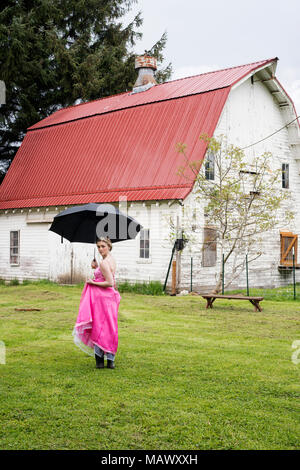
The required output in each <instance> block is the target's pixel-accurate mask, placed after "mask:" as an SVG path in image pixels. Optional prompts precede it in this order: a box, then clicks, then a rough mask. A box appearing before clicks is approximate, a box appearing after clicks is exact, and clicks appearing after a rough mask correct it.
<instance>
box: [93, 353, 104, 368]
mask: <svg viewBox="0 0 300 470" xmlns="http://www.w3.org/2000/svg"><path fill="white" fill-rule="evenodd" d="M95 358H96V369H104V356H102V357H99V356H97V354H95Z"/></svg>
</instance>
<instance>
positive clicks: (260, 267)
mask: <svg viewBox="0 0 300 470" xmlns="http://www.w3.org/2000/svg"><path fill="white" fill-rule="evenodd" d="M285 113H286V112H285V111H284V110H280V108H279V107H278V105H277V102H276V101H275V99H273V97H272V96H271V94H270V93H269V91H268V90H267V89H266V87H265V86H264V85H263V84H262V83H260V82H256V83H254V85H252V84H251V81H250V80H247V81H246V82H244V83H243V84H242V85H241V86H239V87H237V88H236V89H235V90H233V91H232V92H231V94H230V96H229V99H228V101H227V103H226V105H225V108H224V110H223V113H222V115H221V118H220V121H219V124H218V126H217V129H216V132H215V136H218V135H220V134H224V135H227V136H228V141H229V142H231V143H234V144H236V145H238V146H240V147H245V146H247V145H249V144H251V143H254V142H257V141H258V140H260V139H262V138H264V137H266V136H267V135H269V134H271V133H273V132H274V130H276V129H280V128H281V127H283V126H284V124H285V123H286V122H289V121H290V120H291V119H290V118H289V116H287V115H286V114H285ZM293 132H294V130H293ZM199 134H200V132H199ZM290 134H291V132H290ZM265 151H270V152H272V154H273V166H274V168H280V167H281V164H282V163H289V165H290V188H291V190H292V192H293V199H292V207H293V209H294V211H295V213H296V218H295V220H294V221H293V222H292V223H291V224H290V225H289V226H286V225H284V224H283V225H282V226H281V227H278V228H276V229H274V230H272V231H271V232H268V234H267V235H265V236H264V242H263V244H262V248H263V253H264V254H263V255H262V256H261V257H260V258H259V259H258V260H256V261H254V262H253V263H251V264H250V265H249V284H250V287H251V286H252V287H270V288H272V287H279V286H283V285H286V284H290V283H292V282H293V277H292V272H291V271H289V272H283V271H281V273H280V272H279V270H278V266H279V264H280V233H279V232H280V230H290V231H293V232H294V233H295V234H298V236H299V235H300V176H299V168H298V166H297V163H296V160H295V156H294V154H293V152H292V149H291V146H290V144H289V133H288V131H287V130H286V129H284V130H282V131H281V132H279V133H277V134H275V135H274V136H273V137H271V138H270V139H268V140H266V141H264V142H262V143H260V144H258V145H256V146H254V147H251V148H250V149H248V150H246V151H245V152H246V155H247V156H248V158H249V161H251V159H252V158H253V157H254V156H255V155H260V154H262V153H263V152H265ZM298 158H300V156H298ZM193 198H194V191H193V192H192V194H191V195H190V196H189V197H188V198H187V200H186V201H185V204H186V205H189V204H190V205H193V203H192V201H193ZM285 207H286V208H289V207H290V204H289V203H286V204H285ZM197 213H198V214H199V217H198V223H197V227H198V232H197V233H198V237H199V244H198V243H196V244H194V246H191V247H189V248H188V249H185V250H184V251H183V253H182V265H181V285H180V289H189V288H190V278H191V275H190V271H191V256H193V290H195V291H201V292H205V291H208V290H209V289H211V287H213V286H214V284H215V282H216V276H215V274H216V269H215V268H214V267H202V252H201V250H202V243H203V227H204V217H203V206H201V205H199V210H198V209H197ZM282 218H283V211H282ZM299 238H300V237H299ZM299 243H300V240H299ZM298 258H299V255H298ZM297 261H298V263H299V259H298V260H297ZM217 263H218V264H219V263H220V253H218V256H217ZM226 270H227V272H229V271H230V264H228V265H227V266H226ZM225 280H226V271H225ZM296 281H297V282H300V272H299V271H296ZM237 287H240V288H244V287H246V273H245V272H243V273H242V274H241V276H240V277H239V278H238V279H237V280H236V281H235V282H234V283H233V284H232V286H231V287H230V288H237Z"/></svg>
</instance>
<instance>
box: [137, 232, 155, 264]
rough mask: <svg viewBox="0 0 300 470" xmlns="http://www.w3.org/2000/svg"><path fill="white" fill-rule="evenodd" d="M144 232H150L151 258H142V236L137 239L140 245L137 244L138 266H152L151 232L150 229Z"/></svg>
mask: <svg viewBox="0 0 300 470" xmlns="http://www.w3.org/2000/svg"><path fill="white" fill-rule="evenodd" d="M143 230H149V258H140V247H141V244H140V240H141V235H140V234H139V236H138V237H137V240H138V244H137V260H136V263H137V264H151V263H152V256H151V230H150V228H144V229H143Z"/></svg>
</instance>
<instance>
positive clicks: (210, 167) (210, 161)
mask: <svg viewBox="0 0 300 470" xmlns="http://www.w3.org/2000/svg"><path fill="white" fill-rule="evenodd" d="M204 174H205V179H206V180H207V181H214V180H215V155H214V153H213V152H208V153H207V155H206V158H205V162H204Z"/></svg>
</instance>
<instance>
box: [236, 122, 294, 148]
mask: <svg viewBox="0 0 300 470" xmlns="http://www.w3.org/2000/svg"><path fill="white" fill-rule="evenodd" d="M299 118H300V115H299V116H297V117H296V118H295V119H293V120H292V121H291V122H289V123H288V124H286V125H285V126H283V127H281V129H278V130H277V131H275V132H273V134H270V135H268V136H267V137H264V138H263V139H261V140H258V141H257V142H254V144H250V145H247V147H242V149H241V150H245V149H248V148H249V147H253V146H254V145H256V144H260V142H263V141H264V140H267V139H269V138H270V137H272V136H273V135H275V134H277V133H278V132H280V131H282V129H285V128H286V127H288V126H289V125H290V124H292V123H293V122H294V121H296V120H297V119H299Z"/></svg>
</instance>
